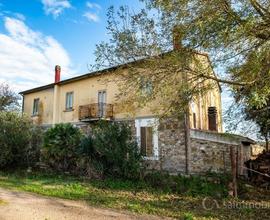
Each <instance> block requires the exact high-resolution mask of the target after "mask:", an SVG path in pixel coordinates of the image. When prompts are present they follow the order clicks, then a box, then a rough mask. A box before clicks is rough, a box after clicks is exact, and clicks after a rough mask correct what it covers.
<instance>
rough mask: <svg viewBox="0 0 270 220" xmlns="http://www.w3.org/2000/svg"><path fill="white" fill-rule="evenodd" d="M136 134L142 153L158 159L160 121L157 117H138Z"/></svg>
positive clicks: (146, 156) (147, 156)
mask: <svg viewBox="0 0 270 220" xmlns="http://www.w3.org/2000/svg"><path fill="white" fill-rule="evenodd" d="M135 125H136V136H137V139H138V144H139V146H140V150H141V153H142V155H143V156H144V157H145V158H146V159H158V121H157V119H155V118H143V119H136V121H135Z"/></svg>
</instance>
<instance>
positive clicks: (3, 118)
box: [0, 111, 42, 169]
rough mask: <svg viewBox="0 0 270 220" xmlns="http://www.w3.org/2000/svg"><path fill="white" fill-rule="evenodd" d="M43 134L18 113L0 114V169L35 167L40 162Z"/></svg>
mask: <svg viewBox="0 0 270 220" xmlns="http://www.w3.org/2000/svg"><path fill="white" fill-rule="evenodd" d="M41 141H42V132H41V130H40V128H38V127H36V126H34V125H33V124H32V122H31V120H30V119H29V118H28V117H26V116H22V115H20V114H18V113H16V112H4V111H3V112H0V152H1V154H0V167H1V168H9V169H11V168H13V169H14V168H17V167H27V166H34V165H35V163H37V162H38V161H39V151H40V144H41Z"/></svg>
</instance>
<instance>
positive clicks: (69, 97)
mask: <svg viewBox="0 0 270 220" xmlns="http://www.w3.org/2000/svg"><path fill="white" fill-rule="evenodd" d="M72 109H73V92H67V94H66V110H72Z"/></svg>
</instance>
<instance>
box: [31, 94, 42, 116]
mask: <svg viewBox="0 0 270 220" xmlns="http://www.w3.org/2000/svg"><path fill="white" fill-rule="evenodd" d="M39 101H40V99H39V98H34V101H33V109H32V116H38V114H39Z"/></svg>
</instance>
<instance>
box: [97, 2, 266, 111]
mask: <svg viewBox="0 0 270 220" xmlns="http://www.w3.org/2000/svg"><path fill="white" fill-rule="evenodd" d="M144 2H145V3H146V8H145V9H142V10H141V11H140V12H139V13H130V10H129V9H128V8H127V7H121V8H120V10H119V11H118V12H117V13H115V11H114V9H113V8H112V7H111V8H110V9H109V10H108V27H107V29H108V32H109V34H110V36H111V38H110V41H109V42H107V43H106V42H102V43H101V44H99V45H97V48H96V57H97V59H96V61H97V65H95V68H103V67H107V66H113V65H117V64H122V63H126V62H131V61H135V60H140V59H142V58H147V60H146V61H141V62H140V63H141V67H146V68H147V69H148V72H149V70H150V73H149V74H148V75H147V76H146V77H145V76H142V75H141V74H140V73H139V71H138V68H137V69H136V68H132V67H133V66H132V65H130V71H129V72H130V74H127V75H128V76H125V77H126V78H127V80H126V82H127V83H126V84H125V89H123V90H122V91H123V93H126V94H131V90H132V91H137V93H139V94H140V88H141V87H142V81H143V82H151V89H152V90H153V92H152V93H151V96H148V97H147V98H145V96H142V102H145V101H146V102H148V101H149V100H148V99H152V98H155V97H157V96H158V95H161V96H162V97H164V98H163V100H166V102H165V103H164V104H165V105H164V106H166V108H167V109H168V112H175V111H176V112H177V110H179V108H177V107H178V106H179V104H181V103H182V102H183V101H184V102H187V101H190V100H191V99H192V97H195V96H196V95H198V94H200V93H202V92H204V91H206V90H207V89H208V88H212V87H213V86H214V84H213V83H209V82H212V81H213V80H214V81H217V82H221V83H225V84H228V85H230V86H231V88H232V89H233V91H234V93H235V94H236V95H237V96H239V98H238V102H245V103H246V104H249V105H252V106H255V108H263V107H265V106H266V103H267V102H268V100H269V97H270V96H269V95H270V89H269V85H268V83H267V82H268V81H269V79H270V71H269V70H270V65H269V60H270V59H269V57H270V55H269V54H270V2H269V1H268V0H213V1H202V0H172V1H167V0H144ZM173 32H174V33H175V34H174V46H176V48H177V51H173V52H170V53H168V52H169V51H172V48H173V44H172V33H173ZM196 51H205V52H207V53H208V54H209V57H210V58H211V61H212V63H213V66H209V65H205V64H206V62H205V61H206V60H204V62H202V56H199V55H198V53H197V52H196ZM164 56H166V58H168V57H169V58H168V59H163V58H164ZM180 63H181V65H180V66H179V64H180ZM128 65H129V64H128ZM212 67H213V68H217V69H218V70H220V71H221V74H219V75H218V77H216V76H215V75H213V74H211V68H212ZM180 74H182V75H188V81H189V83H188V84H183V83H179V78H178V77H179V75H180ZM142 78H143V80H142ZM209 79H211V81H209ZM146 84H147V83H146ZM171 85H174V87H173V88H177V89H174V90H173V91H170V88H171ZM190 85H191V86H190ZM128 88H130V89H128ZM248 91H251V94H250V96H249V97H248V98H247V97H246V96H242V94H243V92H244V93H245V94H247V92H248ZM132 97H135V96H132ZM129 100H130V101H131V99H129ZM163 110H164V109H163Z"/></svg>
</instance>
